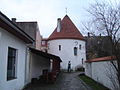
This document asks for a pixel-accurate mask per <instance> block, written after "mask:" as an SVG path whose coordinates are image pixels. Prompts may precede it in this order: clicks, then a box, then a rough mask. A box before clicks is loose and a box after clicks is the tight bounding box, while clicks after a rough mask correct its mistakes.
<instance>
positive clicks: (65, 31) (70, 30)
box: [48, 15, 84, 40]
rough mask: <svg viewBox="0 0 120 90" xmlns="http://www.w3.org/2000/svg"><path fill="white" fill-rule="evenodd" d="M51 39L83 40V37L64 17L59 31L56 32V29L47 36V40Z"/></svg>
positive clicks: (68, 19) (66, 17) (69, 20)
mask: <svg viewBox="0 0 120 90" xmlns="http://www.w3.org/2000/svg"><path fill="white" fill-rule="evenodd" d="M53 39H78V40H84V37H83V36H82V34H81V33H80V32H79V30H78V29H77V27H76V26H75V25H74V24H73V22H72V21H71V19H70V18H69V17H68V15H66V16H65V17H64V18H63V20H62V21H61V31H60V32H57V28H56V29H55V30H54V31H53V33H52V34H51V35H50V36H49V38H48V40H53Z"/></svg>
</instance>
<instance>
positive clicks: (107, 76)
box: [85, 61, 118, 90]
mask: <svg viewBox="0 0 120 90" xmlns="http://www.w3.org/2000/svg"><path fill="white" fill-rule="evenodd" d="M90 65H91V66H90ZM85 69H86V70H85V74H86V75H87V76H89V77H91V78H92V79H94V80H95V81H97V82H99V83H101V84H103V85H104V86H106V87H108V88H110V89H112V90H116V88H115V87H114V84H115V85H116V87H118V86H117V82H114V81H113V80H117V78H116V74H115V69H114V68H113V66H112V65H111V63H110V61H101V62H91V63H86V68H85ZM111 80H112V81H111Z"/></svg>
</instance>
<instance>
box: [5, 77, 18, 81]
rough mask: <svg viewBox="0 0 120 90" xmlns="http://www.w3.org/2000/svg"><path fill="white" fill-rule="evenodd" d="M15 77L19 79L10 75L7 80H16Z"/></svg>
mask: <svg viewBox="0 0 120 90" xmlns="http://www.w3.org/2000/svg"><path fill="white" fill-rule="evenodd" d="M14 79H17V78H16V77H9V78H7V81H11V80H14Z"/></svg>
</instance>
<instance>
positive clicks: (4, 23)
mask: <svg viewBox="0 0 120 90" xmlns="http://www.w3.org/2000/svg"><path fill="white" fill-rule="evenodd" d="M0 25H1V27H2V28H4V29H6V30H7V31H8V32H10V33H12V34H13V35H15V36H16V37H18V38H20V39H22V40H23V41H24V42H25V43H27V44H28V43H33V42H34V40H33V39H32V38H31V37H30V36H29V35H27V34H26V33H25V32H24V31H23V30H21V29H20V28H19V27H18V26H17V25H16V24H14V23H13V22H12V21H11V20H10V19H9V18H8V17H7V16H5V15H4V14H3V13H1V12H0ZM13 29H14V30H13Z"/></svg>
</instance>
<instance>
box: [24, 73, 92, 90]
mask: <svg viewBox="0 0 120 90" xmlns="http://www.w3.org/2000/svg"><path fill="white" fill-rule="evenodd" d="M79 74H80V72H73V73H61V74H60V75H59V77H58V78H57V80H56V82H55V83H54V84H47V85H45V84H44V85H43V84H37V85H31V86H30V87H29V88H27V89H25V90H91V88H90V87H88V86H87V85H86V84H85V83H84V82H83V81H81V80H80V78H79V77H78V75H79Z"/></svg>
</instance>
